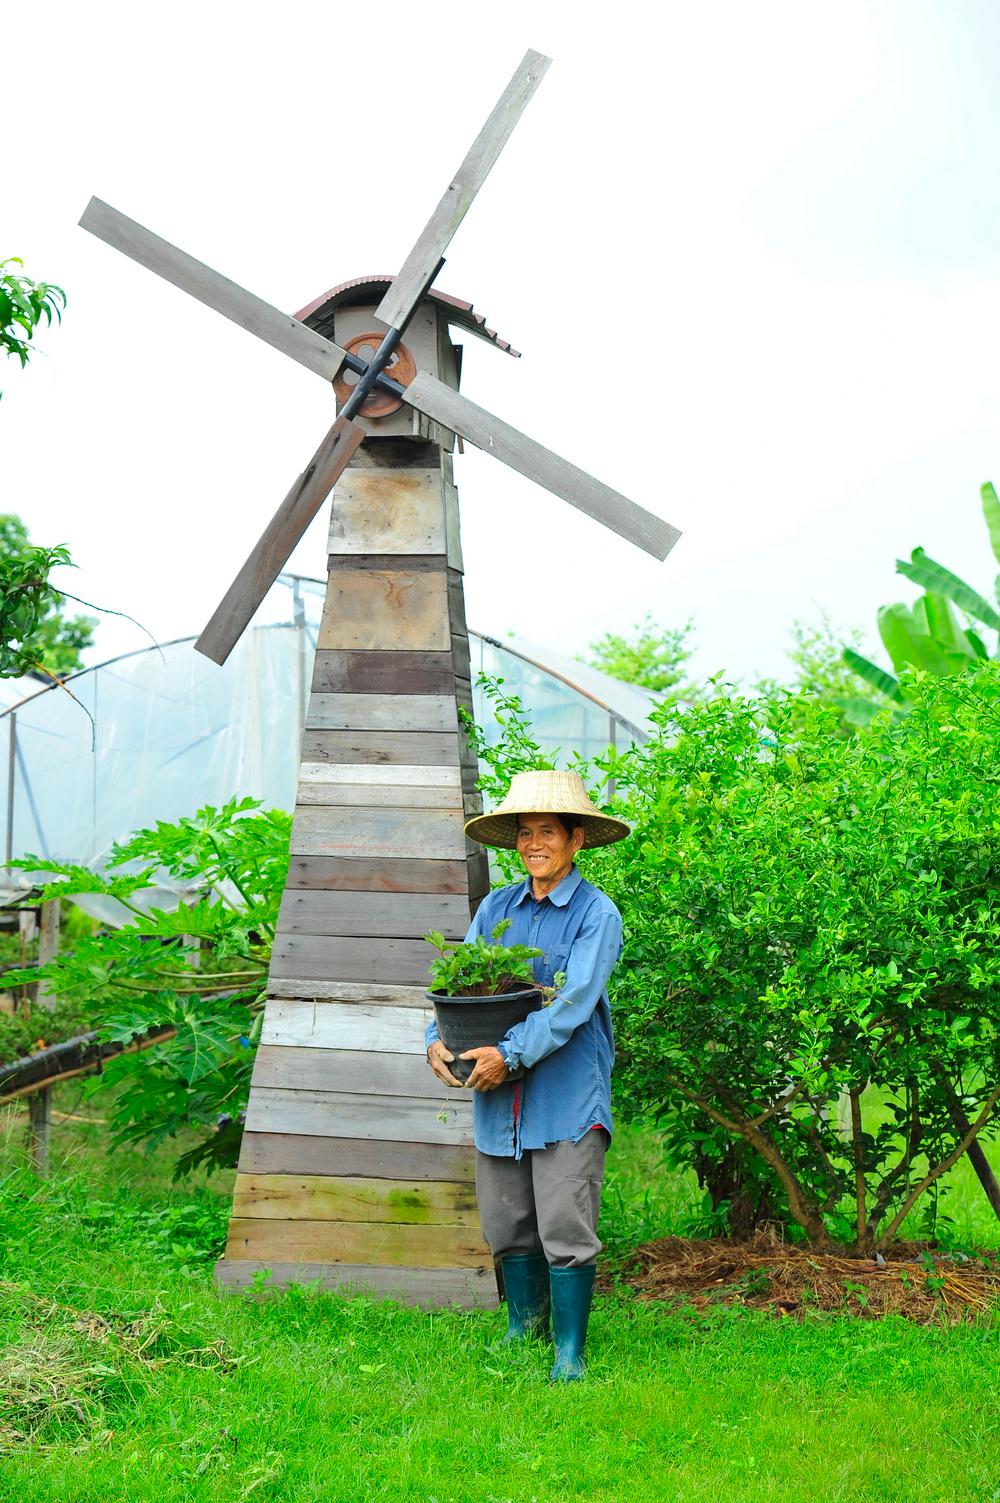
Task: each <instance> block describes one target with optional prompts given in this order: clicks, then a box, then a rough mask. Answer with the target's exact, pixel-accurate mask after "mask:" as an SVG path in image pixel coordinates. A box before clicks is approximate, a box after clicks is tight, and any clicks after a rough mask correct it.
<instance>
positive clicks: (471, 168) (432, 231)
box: [375, 51, 551, 329]
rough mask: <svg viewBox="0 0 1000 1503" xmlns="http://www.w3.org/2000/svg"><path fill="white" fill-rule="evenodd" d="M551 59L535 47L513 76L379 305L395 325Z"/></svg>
mask: <svg viewBox="0 0 1000 1503" xmlns="http://www.w3.org/2000/svg"><path fill="white" fill-rule="evenodd" d="M550 61H551V59H550V58H547V57H545V56H543V54H542V53H540V52H531V51H528V52H526V53H525V55H524V57H523V58H522V59H521V62H520V64H519V65H518V67H517V70H516V72H515V73H514V76H513V78H512V79H511V81H510V83H509V84H508V85H507V87H506V89H504V91H503V93H502V94H501V96H500V98H499V99H498V101H497V103H496V104H495V105H494V107H493V110H492V111H491V113H490V115H489V118H488V119H487V121H486V123H485V124H484V125H483V127H482V129H481V130H480V132H479V134H478V135H477V137H476V139H475V140H474V141H473V143H472V145H471V146H470V148H469V150H468V152H467V153H466V156H465V159H464V160H463V162H462V165H461V166H460V167H459V169H458V171H457V172H456V173H455V176H454V177H453V178H452V180H451V182H450V183H449V184H448V187H447V189H446V191H445V193H444V196H443V198H442V199H441V200H440V202H439V203H438V205H437V208H436V209H435V210H434V213H433V214H432V215H431V217H430V219H429V220H428V221H427V223H426V225H425V226H424V228H423V230H422V231H421V233H420V237H419V239H418V240H417V243H416V245H415V246H414V247H413V249H412V250H411V251H410V254H409V255H408V256H407V258H406V260H405V261H404V263H403V267H402V270H401V271H400V273H399V275H398V276H397V278H396V280H395V281H394V282H393V283H392V284H391V286H390V287H389V289H388V291H387V292H386V294H385V296H384V297H383V299H382V301H381V303H379V305H378V308H377V309H376V310H375V316H376V318H378V319H381V321H382V323H384V324H386V325H388V327H389V328H390V329H401V328H403V327H404V326H405V324H406V322H407V320H408V319H409V317H410V315H411V313H412V312H413V310H414V308H415V307H416V306H417V303H418V302H419V301H420V299H421V296H422V295H423V292H424V290H425V289H426V288H427V286H428V284H429V282H430V280H431V278H432V277H433V276H434V274H435V272H436V270H437V267H438V265H439V263H440V261H441V258H442V256H443V255H444V253H445V251H446V250H447V249H448V246H449V245H450V244H451V239H452V236H453V235H454V233H455V231H456V230H457V229H458V227H459V225H460V224H461V223H462V220H463V219H464V218H465V216H466V214H467V212H468V210H469V207H470V205H471V204H472V201H473V199H474V198H475V196H476V194H477V193H478V192H479V190H480V188H481V187H482V185H483V183H484V182H485V181H486V178H487V175H488V173H489V171H490V169H491V167H492V166H493V164H494V162H495V161H496V159H497V157H498V156H499V155H500V153H501V151H502V150H503V148H504V146H505V145H506V143H507V139H508V137H509V136H510V133H511V131H512V130H513V129H514V127H515V125H516V124H517V122H518V121H519V120H520V118H521V115H522V114H523V113H524V110H525V109H526V108H527V106H528V103H529V102H530V100H531V98H532V95H533V94H534V92H535V90H536V89H537V88H538V85H539V84H540V83H541V81H542V79H543V78H544V76H545V71H546V69H547V68H548V66H549V63H550Z"/></svg>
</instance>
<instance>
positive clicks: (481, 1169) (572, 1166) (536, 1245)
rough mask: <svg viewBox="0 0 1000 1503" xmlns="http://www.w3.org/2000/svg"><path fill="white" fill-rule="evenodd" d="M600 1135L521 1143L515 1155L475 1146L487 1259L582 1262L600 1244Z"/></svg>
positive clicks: (603, 1145) (559, 1264)
mask: <svg viewBox="0 0 1000 1503" xmlns="http://www.w3.org/2000/svg"><path fill="white" fill-rule="evenodd" d="M607 1146H608V1135H607V1133H606V1132H605V1131H604V1129H603V1127H601V1128H595V1129H592V1130H591V1131H590V1132H587V1133H584V1135H583V1137H582V1138H581V1139H580V1141H579V1143H570V1142H564V1143H553V1144H552V1146H551V1147H550V1148H533V1149H528V1150H527V1151H526V1152H525V1154H524V1156H523V1157H522V1158H520V1159H513V1158H499V1157H497V1156H496V1155H495V1154H492V1153H480V1152H479V1150H478V1149H477V1150H476V1200H477V1201H478V1203H479V1217H480V1220H481V1221H482V1224H483V1235H484V1236H485V1238H486V1240H487V1242H488V1243H489V1245H490V1251H491V1252H492V1254H493V1256H494V1258H505V1257H506V1256H507V1255H508V1253H537V1252H539V1251H541V1252H543V1253H544V1254H545V1257H546V1260H547V1261H548V1263H549V1264H550V1265H551V1266H552V1267H553V1268H582V1267H583V1266H584V1265H585V1264H587V1263H593V1261H594V1259H595V1258H596V1257H597V1254H598V1253H599V1252H600V1250H601V1245H602V1244H601V1241H600V1238H599V1237H598V1235H597V1215H598V1211H599V1209H600V1201H601V1183H602V1181H603V1179H604V1155H605V1153H606V1152H607Z"/></svg>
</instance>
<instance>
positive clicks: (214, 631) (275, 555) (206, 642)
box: [194, 417, 365, 663]
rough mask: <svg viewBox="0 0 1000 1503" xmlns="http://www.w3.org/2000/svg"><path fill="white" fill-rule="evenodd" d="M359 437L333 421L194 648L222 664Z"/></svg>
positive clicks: (342, 421) (343, 422) (356, 430)
mask: <svg viewBox="0 0 1000 1503" xmlns="http://www.w3.org/2000/svg"><path fill="white" fill-rule="evenodd" d="M364 436H365V431H364V429H363V428H362V427H361V425H360V424H359V423H354V422H352V421H351V420H350V418H345V417H339V418H338V419H337V421H336V422H335V423H334V425H333V427H332V428H331V429H330V431H329V433H327V435H326V437H325V438H324V439H323V442H322V443H321V444H320V446H319V448H318V449H317V450H316V453H315V454H314V455H313V457H312V459H311V461H310V463H309V464H308V466H307V467H306V469H305V470H304V471H303V472H302V474H301V475H300V476H299V478H298V480H296V482H295V484H294V485H293V486H292V488H291V490H290V491H289V492H288V495H287V496H286V497H285V499H284V501H282V503H281V505H280V506H279V507H278V510H277V511H276V512H275V514H274V516H273V517H272V518H271V520H270V522H268V524H267V526H266V527H265V528H264V531H263V532H262V533H261V535H260V537H259V538H258V540H257V542H256V543H255V545H254V547H253V550H252V551H251V553H250V556H249V558H248V559H247V561H246V563H245V564H244V565H243V567H242V569H241V570H240V572H239V573H238V574H237V576H236V578H235V579H234V580H233V582H232V584H231V585H230V586H229V589H228V590H227V591H226V594H225V596H224V598H223V600H222V601H221V602H220V604H219V606H218V608H217V610H216V611H215V614H214V615H213V616H212V619H211V621H209V623H208V625H207V626H206V627H205V630H204V631H203V632H202V634H201V636H200V637H199V638H198V640H197V642H196V643H195V644H194V645H195V648H196V650H197V651H198V652H201V653H204V655H205V657H207V658H211V659H212V661H213V662H214V663H224V662H225V661H226V659H227V658H228V656H229V654H230V653H231V652H232V650H233V648H234V647H235V646H236V643H237V642H238V641H239V639H240V637H241V636H242V635H243V632H244V631H245V630H246V628H247V627H248V626H249V624H250V620H251V617H252V616H253V614H254V612H255V611H256V610H257V607H258V606H259V605H260V603H261V601H262V600H263V599H264V596H265V595H266V594H267V592H268V590H269V589H270V588H271V586H272V585H273V584H274V581H275V580H276V579H277V577H278V575H279V574H280V573H281V571H282V569H283V568H284V567H285V564H286V563H287V562H288V558H289V555H290V553H291V551H292V549H293V548H294V547H295V545H296V543H297V542H298V541H299V539H300V538H301V536H302V534H303V533H304V532H305V530H306V528H307V527H308V526H309V523H310V522H311V521H312V519H313V517H314V516H315V515H316V513H317V512H318V511H319V509H320V507H321V506H322V505H323V502H324V501H325V500H326V498H327V496H328V495H329V494H330V492H331V491H332V490H333V487H334V486H335V485H336V483H337V481H338V480H339V479H340V476H341V475H342V474H343V472H344V470H346V469H347V466H348V464H349V463H350V461H351V458H352V456H353V454H354V451H355V449H356V448H357V447H358V445H359V444H360V443H361V441H362V440H363V438H364Z"/></svg>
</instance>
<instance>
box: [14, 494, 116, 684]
mask: <svg viewBox="0 0 1000 1503" xmlns="http://www.w3.org/2000/svg"><path fill="white" fill-rule="evenodd" d="M71 565H72V559H71V558H70V556H69V552H68V550H67V549H66V548H64V547H62V546H61V545H60V546H57V547H55V548H39V547H35V546H34V545H33V544H32V543H31V542H30V540H29V536H28V529H27V528H26V527H25V525H24V523H23V522H22V521H21V519H20V517H16V516H13V515H12V514H10V513H6V514H0V678H17V677H19V676H20V675H21V674H24V673H31V672H35V671H37V670H38V669H42V670H47V672H48V673H50V674H53V675H55V676H56V677H59V676H61V675H63V674H66V673H72V672H74V671H75V670H76V669H78V668H79V667H80V666H81V653H82V652H83V651H84V649H85V648H87V647H89V646H90V645H91V643H92V641H93V638H94V628H95V627H96V625H97V623H96V621H95V620H94V618H93V617H91V616H71V617H67V616H64V615H63V614H62V612H61V610H60V600H61V596H60V593H59V591H58V590H57V589H55V587H54V586H53V585H51V584H50V583H49V574H50V572H51V571H52V569H55V568H58V567H60V566H63V567H65V566H71Z"/></svg>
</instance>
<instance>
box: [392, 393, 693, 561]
mask: <svg viewBox="0 0 1000 1503" xmlns="http://www.w3.org/2000/svg"><path fill="white" fill-rule="evenodd" d="M406 400H407V402H409V403H410V405H411V406H412V407H416V409H417V411H418V412H422V413H423V414H424V415H425V417H430V418H434V419H435V420H436V421H437V422H439V423H443V424H445V426H446V427H448V428H451V429H452V431H453V432H454V433H458V434H460V435H461V437H462V438H464V439H467V440H468V442H469V443H470V444H475V446H476V448H477V449H482V451H483V453H484V454H490V455H492V456H493V458H494V459H499V460H500V461H501V463H502V464H506V465H509V466H510V468H511V469H512V470H517V471H518V473H519V474H521V475H526V476H527V477H528V479H529V480H534V481H535V483H536V484H537V485H541V486H543V487H544V488H545V490H547V491H551V492H552V494H553V495H555V496H560V497H562V499H563V500H564V501H568V502H569V504H570V505H571V506H575V507H576V508H577V510H578V511H582V512H584V513H585V514H586V515H587V516H588V517H593V519H594V520H595V522H600V523H601V524H602V526H604V527H607V528H610V530H611V531H612V532H616V533H617V534H618V535H619V537H623V538H625V539H626V540H627V541H628V542H630V543H634V544H635V546H636V547H637V548H642V549H643V550H644V551H645V552H646V553H651V554H652V555H653V557H654V558H658V559H664V558H666V556H667V554H668V553H669V552H670V550H671V548H672V547H673V546H674V544H675V543H676V542H677V539H678V538H679V537H680V533H679V531H678V530H677V528H676V527H672V526H671V525H670V523H669V522H664V521H663V519H662V518H661V517H657V516H655V515H654V514H653V513H652V512H651V511H646V510H645V508H644V507H642V506H637V505H636V503H635V502H634V501H630V500H629V499H628V497H627V496H623V495H621V494H620V493H619V492H618V491H615V490H612V489H611V487H610V486H607V485H602V483H601V482H600V481H599V480H595V479H594V477H593V476H592V475H588V474H587V473H586V471H585V470H581V469H578V468H577V466H576V465H574V464H570V462H569V461H568V460H566V459H561V458H560V457H559V455H558V454H553V453H552V451H551V450H550V449H546V448H544V447H543V446H542V445H541V444H539V443H536V442H535V440H534V439H532V438H528V437H527V435H526V434H524V433H520V432H519V431H518V430H517V429H516V428H512V427H511V426H510V424H509V423H505V422H503V421H501V419H500V418H497V417H494V416H493V414H492V413H490V412H487V411H486V410H485V408H483V407H477V406H476V405H475V403H474V402H470V401H469V400H468V398H466V397H463V396H460V395H459V393H458V392H457V391H452V390H451V388H450V387H449V386H445V385H444V383H443V382H442V381H438V380H437V379H436V378H435V377H434V376H432V375H431V374H430V373H429V372H428V371H418V372H417V374H416V376H415V377H414V379H413V381H411V383H410V385H409V386H408V387H407V388H406Z"/></svg>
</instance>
